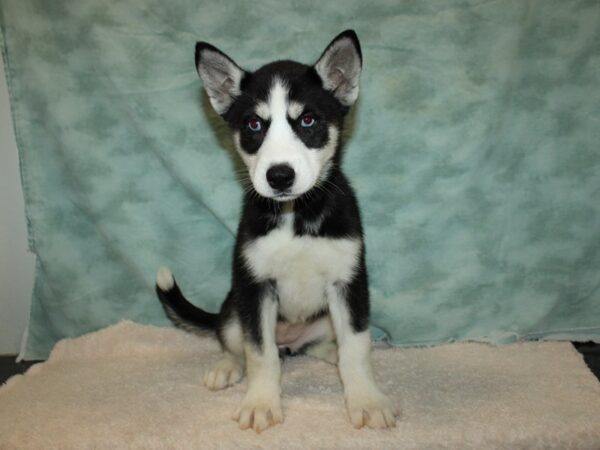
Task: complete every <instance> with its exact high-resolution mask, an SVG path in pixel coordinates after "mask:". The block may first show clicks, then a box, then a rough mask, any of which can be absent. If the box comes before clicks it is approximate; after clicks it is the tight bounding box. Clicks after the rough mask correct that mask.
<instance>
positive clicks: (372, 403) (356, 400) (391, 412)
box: [346, 391, 398, 428]
mask: <svg viewBox="0 0 600 450" xmlns="http://www.w3.org/2000/svg"><path fill="white" fill-rule="evenodd" d="M346 406H347V408H348V414H349V415H350V421H351V422H352V425H354V428H362V427H363V426H365V425H366V426H368V427H369V428H391V427H393V426H395V425H396V416H397V415H398V410H397V409H396V407H395V406H394V404H393V403H392V401H391V400H390V399H389V398H388V397H387V396H386V395H385V394H383V393H382V392H379V391H375V392H372V393H370V394H365V393H361V394H355V395H353V396H349V397H348V398H347V400H346Z"/></svg>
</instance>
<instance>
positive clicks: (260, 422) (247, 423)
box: [233, 392, 283, 433]
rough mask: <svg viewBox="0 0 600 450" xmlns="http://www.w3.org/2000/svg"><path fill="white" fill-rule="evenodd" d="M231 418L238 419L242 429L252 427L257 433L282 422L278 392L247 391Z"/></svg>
mask: <svg viewBox="0 0 600 450" xmlns="http://www.w3.org/2000/svg"><path fill="white" fill-rule="evenodd" d="M233 419H234V420H237V421H238V423H239V424H240V428H241V429H242V430H246V429H248V428H252V429H253V430H254V431H256V432H257V433H260V432H261V431H263V430H266V429H267V428H269V427H270V426H273V425H276V424H278V423H283V411H282V409H281V399H280V398H279V394H270V395H260V394H258V393H252V392H248V393H247V394H246V397H245V398H244V400H243V401H242V404H241V405H240V407H239V408H238V409H237V411H236V412H235V414H234V415H233Z"/></svg>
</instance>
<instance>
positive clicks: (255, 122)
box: [248, 118, 262, 132]
mask: <svg viewBox="0 0 600 450" xmlns="http://www.w3.org/2000/svg"><path fill="white" fill-rule="evenodd" d="M248 129H249V130H250V131H254V132H257V131H260V130H262V122H261V121H260V120H259V119H257V118H254V119H250V120H249V121H248Z"/></svg>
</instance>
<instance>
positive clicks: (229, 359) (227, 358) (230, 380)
mask: <svg viewBox="0 0 600 450" xmlns="http://www.w3.org/2000/svg"><path fill="white" fill-rule="evenodd" d="M243 375H244V359H243V358H242V357H240V356H236V355H234V354H232V353H230V352H227V351H226V352H225V354H224V355H223V358H221V359H220V360H219V362H218V363H217V364H215V365H214V366H213V367H212V368H211V369H210V370H207V371H206V373H205V374H204V385H205V386H206V387H207V388H208V389H210V390H213V391H215V390H218V389H224V388H226V387H228V386H232V385H234V384H235V383H237V382H238V381H240V380H241V378H242V376H243Z"/></svg>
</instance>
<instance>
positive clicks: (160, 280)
mask: <svg viewBox="0 0 600 450" xmlns="http://www.w3.org/2000/svg"><path fill="white" fill-rule="evenodd" d="M156 285H157V286H158V287H159V288H160V289H161V290H163V291H170V290H171V289H172V288H173V286H174V285H175V279H174V278H173V274H172V273H171V271H170V270H169V269H168V268H167V267H164V266H163V267H161V268H160V269H158V273H157V274H156Z"/></svg>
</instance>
